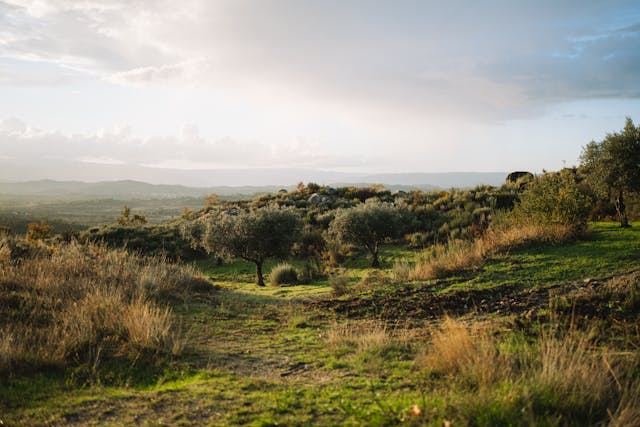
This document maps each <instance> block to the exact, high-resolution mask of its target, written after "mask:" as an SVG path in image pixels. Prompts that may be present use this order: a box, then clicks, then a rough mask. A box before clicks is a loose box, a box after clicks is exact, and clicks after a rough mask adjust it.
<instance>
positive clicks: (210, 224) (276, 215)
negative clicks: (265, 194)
mask: <svg viewBox="0 0 640 427" xmlns="http://www.w3.org/2000/svg"><path fill="white" fill-rule="evenodd" d="M300 229H301V223H300V220H299V218H298V215H297V214H296V213H295V212H294V211H293V210H291V209H279V208H276V207H265V208H262V209H258V210H253V211H250V212H239V213H237V214H229V213H225V212H222V213H220V214H219V215H216V216H213V217H210V218H209V219H207V223H206V230H205V233H204V239H203V242H202V243H203V245H204V247H205V248H206V249H207V251H209V252H210V253H212V254H213V255H215V256H220V257H225V258H242V259H244V260H246V261H250V262H253V263H254V264H255V265H256V281H257V283H258V285H260V286H264V278H263V275H262V264H263V263H264V261H265V260H266V259H267V258H276V259H283V258H286V257H288V256H289V255H290V253H291V249H292V247H293V244H294V243H295V242H296V241H297V240H298V237H299V235H300Z"/></svg>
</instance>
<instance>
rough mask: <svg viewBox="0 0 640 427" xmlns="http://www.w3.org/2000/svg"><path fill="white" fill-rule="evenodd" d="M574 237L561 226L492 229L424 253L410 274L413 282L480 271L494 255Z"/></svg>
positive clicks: (504, 225) (438, 245)
mask: <svg viewBox="0 0 640 427" xmlns="http://www.w3.org/2000/svg"><path fill="white" fill-rule="evenodd" d="M574 235H575V229H574V228H573V227H571V226H568V225H561V224H536V223H529V224H525V223H518V224H502V225H498V226H492V227H490V228H489V229H488V230H486V231H485V233H484V234H483V235H482V236H480V237H479V238H477V239H475V240H472V241H467V240H451V241H449V242H448V243H446V244H436V245H434V246H432V247H431V248H429V249H427V250H426V251H424V252H423V253H422V254H421V256H420V258H419V259H418V262H417V263H416V265H415V268H414V269H413V271H412V272H411V274H410V275H409V278H410V279H412V280H429V279H437V278H441V277H444V276H448V275H451V274H455V273H459V272H462V271H465V270H471V269H475V268H479V267H480V266H482V265H483V264H484V262H485V259H486V258H487V257H488V256H490V255H493V254H496V253H499V252H504V251H508V250H510V249H512V248H515V247H518V246H522V245H524V244H528V243H533V242H560V241H563V240H566V239H568V238H571V237H573V236H574Z"/></svg>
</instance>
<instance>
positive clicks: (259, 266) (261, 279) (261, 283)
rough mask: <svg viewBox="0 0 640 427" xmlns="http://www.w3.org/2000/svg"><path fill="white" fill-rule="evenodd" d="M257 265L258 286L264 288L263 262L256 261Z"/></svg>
mask: <svg viewBox="0 0 640 427" xmlns="http://www.w3.org/2000/svg"><path fill="white" fill-rule="evenodd" d="M254 262H255V264H256V284H257V285H258V286H264V277H263V276H262V261H254Z"/></svg>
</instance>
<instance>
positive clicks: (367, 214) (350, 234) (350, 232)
mask: <svg viewBox="0 0 640 427" xmlns="http://www.w3.org/2000/svg"><path fill="white" fill-rule="evenodd" d="M400 228H401V227H400V215H399V213H398V209H397V208H396V207H395V206H393V205H391V204H389V203H380V202H377V201H373V200H368V201H367V202H366V203H361V204H359V205H357V206H355V207H353V208H349V209H341V210H339V211H338V213H337V214H336V217H335V218H334V219H333V221H331V224H329V235H330V236H331V237H333V238H336V239H337V240H338V241H339V242H341V243H349V244H353V245H357V246H360V247H362V248H365V249H366V250H367V251H369V253H370V254H371V266H372V267H376V268H377V267H380V261H379V259H378V250H379V247H380V244H381V243H382V242H384V240H385V239H387V238H392V237H397V236H398V235H399V234H400Z"/></svg>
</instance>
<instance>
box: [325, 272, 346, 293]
mask: <svg viewBox="0 0 640 427" xmlns="http://www.w3.org/2000/svg"><path fill="white" fill-rule="evenodd" d="M349 282H350V279H349V276H347V275H346V274H332V275H331V276H329V286H330V287H331V291H332V293H333V296H336V297H339V296H342V295H345V294H348V293H350V292H351V288H350V287H349Z"/></svg>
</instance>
